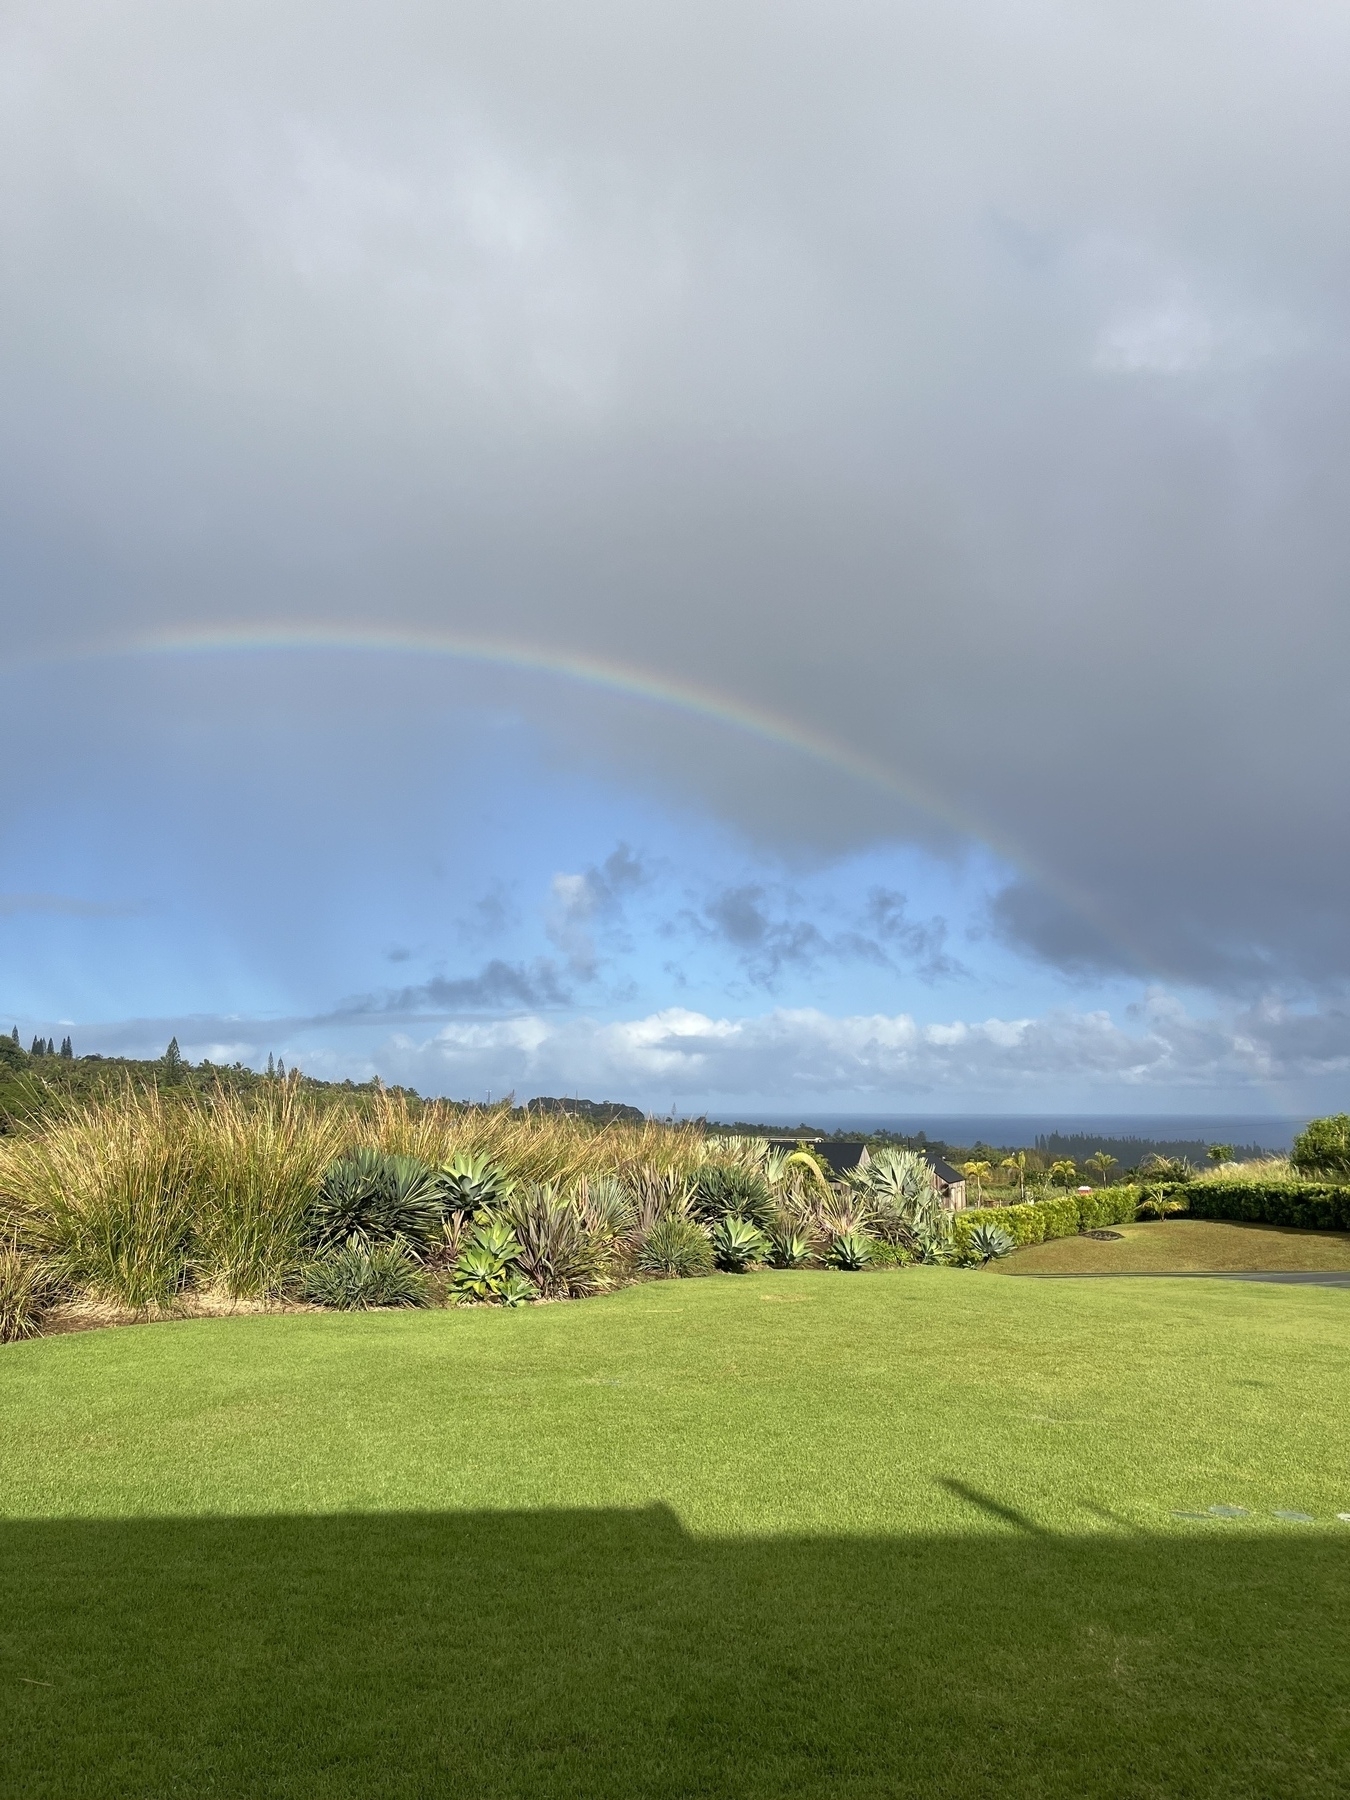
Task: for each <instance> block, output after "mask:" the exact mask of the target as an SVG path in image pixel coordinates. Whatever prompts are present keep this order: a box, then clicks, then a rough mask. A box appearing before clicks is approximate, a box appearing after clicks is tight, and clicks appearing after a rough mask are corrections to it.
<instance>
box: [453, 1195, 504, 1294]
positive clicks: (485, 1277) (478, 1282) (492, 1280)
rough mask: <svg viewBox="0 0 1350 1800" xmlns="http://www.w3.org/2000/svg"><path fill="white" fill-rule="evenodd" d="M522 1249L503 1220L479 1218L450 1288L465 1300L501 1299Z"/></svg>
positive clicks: (457, 1264) (455, 1269) (459, 1258)
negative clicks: (503, 1287)
mask: <svg viewBox="0 0 1350 1800" xmlns="http://www.w3.org/2000/svg"><path fill="white" fill-rule="evenodd" d="M520 1250H521V1246H520V1243H519V1241H518V1239H517V1238H516V1235H515V1233H514V1232H513V1231H512V1229H511V1226H510V1224H509V1222H508V1221H507V1220H506V1219H503V1218H499V1217H496V1216H493V1215H490V1214H488V1215H484V1216H483V1217H482V1218H480V1219H479V1220H478V1221H477V1222H476V1223H475V1226H474V1229H473V1231H472V1232H470V1234H469V1236H468V1238H467V1239H466V1241H465V1244H464V1248H463V1249H462V1250H461V1251H460V1253H459V1257H458V1259H457V1260H456V1262H455V1267H454V1271H453V1273H452V1275H451V1277H450V1284H451V1286H452V1287H453V1288H454V1290H455V1292H456V1293H457V1294H458V1295H460V1297H461V1298H462V1299H465V1300H496V1299H500V1297H501V1293H502V1286H503V1283H504V1282H505V1280H506V1278H507V1276H508V1275H512V1274H515V1273H518V1271H517V1269H516V1260H517V1258H518V1257H519V1255H520Z"/></svg>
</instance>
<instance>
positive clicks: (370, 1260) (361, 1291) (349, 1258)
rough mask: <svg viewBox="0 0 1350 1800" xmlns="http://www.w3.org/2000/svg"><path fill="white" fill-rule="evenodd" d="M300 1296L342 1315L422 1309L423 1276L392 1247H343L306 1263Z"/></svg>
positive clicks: (414, 1265) (406, 1255)
mask: <svg viewBox="0 0 1350 1800" xmlns="http://www.w3.org/2000/svg"><path fill="white" fill-rule="evenodd" d="M301 1292H302V1293H303V1294H304V1297H305V1299H306V1300H310V1301H313V1302H314V1304H315V1305H317V1306H332V1307H337V1308H339V1309H340V1310H341V1311H343V1312H359V1311H365V1310H367V1309H368V1308H370V1307H374V1306H425V1305H426V1303H427V1282H426V1276H425V1275H424V1274H423V1273H422V1271H421V1269H419V1268H418V1266H417V1264H416V1263H415V1262H414V1261H413V1260H412V1258H411V1257H410V1256H409V1255H408V1253H407V1252H406V1251H405V1250H403V1249H401V1248H399V1246H398V1245H396V1244H377V1245H376V1246H375V1247H374V1248H373V1249H366V1248H365V1247H364V1246H363V1245H361V1244H359V1243H358V1244H353V1243H349V1244H344V1245H343V1246H342V1247H341V1248H340V1249H334V1250H329V1251H328V1252H327V1254H325V1255H323V1256H318V1257H316V1258H315V1259H314V1261H313V1262H311V1263H309V1264H308V1265H307V1266H306V1268H305V1270H304V1274H303V1276H302V1278H301Z"/></svg>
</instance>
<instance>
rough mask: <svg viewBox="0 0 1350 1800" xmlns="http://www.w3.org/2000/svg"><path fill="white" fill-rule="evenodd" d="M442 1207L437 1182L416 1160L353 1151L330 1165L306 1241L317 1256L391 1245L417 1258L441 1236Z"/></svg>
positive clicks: (311, 1211)
mask: <svg viewBox="0 0 1350 1800" xmlns="http://www.w3.org/2000/svg"><path fill="white" fill-rule="evenodd" d="M443 1201H444V1186H443V1183H442V1179H441V1176H440V1175H439V1174H438V1173H437V1171H436V1170H435V1169H433V1168H431V1167H429V1166H428V1164H426V1163H424V1162H422V1161H421V1160H420V1159H419V1158H417V1157H415V1156H387V1155H386V1154H385V1153H384V1152H383V1151H382V1150H369V1149H360V1150H353V1151H351V1152H350V1153H349V1154H348V1155H346V1156H344V1157H341V1158H339V1160H338V1161H337V1162H335V1163H332V1164H330V1165H329V1168H328V1170H327V1172H326V1173H325V1175H324V1178H323V1183H322V1185H321V1186H320V1189H319V1193H318V1197H317V1199H316V1200H315V1201H314V1203H313V1204H312V1205H311V1206H310V1208H309V1210H308V1215H307V1217H306V1221H305V1223H306V1234H305V1235H306V1238H307V1241H308V1242H309V1244H310V1245H311V1246H312V1247H313V1248H314V1249H316V1250H320V1251H322V1250H326V1249H330V1248H333V1247H335V1246H337V1245H339V1244H350V1245H353V1246H354V1247H356V1248H358V1249H363V1250H367V1251H369V1250H372V1249H374V1247H375V1246H376V1245H379V1244H392V1245H396V1246H398V1247H399V1248H401V1249H403V1250H404V1251H406V1252H407V1253H408V1254H410V1255H413V1256H416V1257H419V1258H420V1257H423V1256H425V1255H426V1253H427V1250H428V1248H429V1247H430V1246H431V1245H432V1244H433V1243H434V1242H435V1240H436V1238H437V1236H438V1235H439V1234H440V1230H441V1219H442V1216H443V1215H442V1206H443Z"/></svg>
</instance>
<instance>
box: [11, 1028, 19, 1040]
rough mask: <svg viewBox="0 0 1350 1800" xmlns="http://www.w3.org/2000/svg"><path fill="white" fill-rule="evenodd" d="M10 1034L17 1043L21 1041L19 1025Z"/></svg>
mask: <svg viewBox="0 0 1350 1800" xmlns="http://www.w3.org/2000/svg"><path fill="white" fill-rule="evenodd" d="M9 1035H10V1036H11V1037H12V1038H13V1039H14V1042H15V1043H16V1044H17V1043H18V1041H19V1028H18V1026H17V1025H16V1026H15V1027H14V1029H13V1031H11V1032H10V1034H9Z"/></svg>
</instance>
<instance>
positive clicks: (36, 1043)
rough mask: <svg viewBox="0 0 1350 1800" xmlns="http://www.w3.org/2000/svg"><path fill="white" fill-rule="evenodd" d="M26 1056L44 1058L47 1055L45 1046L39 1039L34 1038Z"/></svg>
mask: <svg viewBox="0 0 1350 1800" xmlns="http://www.w3.org/2000/svg"><path fill="white" fill-rule="evenodd" d="M28 1054H29V1055H30V1056H45V1055H46V1054H47V1046H46V1045H45V1044H44V1043H43V1041H42V1039H41V1038H39V1037H35V1038H34V1039H33V1044H32V1048H31V1049H30V1050H29V1052H28Z"/></svg>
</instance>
